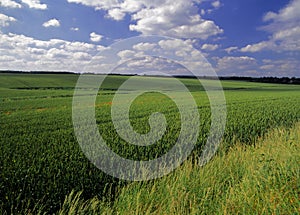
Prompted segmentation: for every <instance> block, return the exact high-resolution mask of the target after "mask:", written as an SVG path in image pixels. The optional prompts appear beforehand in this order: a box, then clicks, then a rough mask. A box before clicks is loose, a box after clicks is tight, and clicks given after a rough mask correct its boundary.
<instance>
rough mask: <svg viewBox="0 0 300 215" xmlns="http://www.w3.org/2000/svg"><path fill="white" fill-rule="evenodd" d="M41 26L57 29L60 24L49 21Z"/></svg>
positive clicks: (52, 20) (53, 20)
mask: <svg viewBox="0 0 300 215" xmlns="http://www.w3.org/2000/svg"><path fill="white" fill-rule="evenodd" d="M43 26H44V27H45V28H49V27H59V26H60V22H59V21H58V20H57V19H50V20H49V21H47V22H45V23H44V24H43Z"/></svg>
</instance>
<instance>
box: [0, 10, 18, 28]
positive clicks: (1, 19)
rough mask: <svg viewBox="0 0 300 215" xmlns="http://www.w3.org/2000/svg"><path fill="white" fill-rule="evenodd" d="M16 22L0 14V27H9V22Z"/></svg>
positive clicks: (12, 18)
mask: <svg viewBox="0 0 300 215" xmlns="http://www.w3.org/2000/svg"><path fill="white" fill-rule="evenodd" d="M15 21H17V20H16V19H15V18H14V17H11V16H7V15H5V14H2V13H0V27H1V26H2V27H6V26H9V24H10V22H15Z"/></svg>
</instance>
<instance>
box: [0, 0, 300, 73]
mask: <svg viewBox="0 0 300 215" xmlns="http://www.w3.org/2000/svg"><path fill="white" fill-rule="evenodd" d="M299 11H300V0H282V1H261V0H243V1H240V0H230V1H222V0H213V1H209V0H101V1H100V0H98V1H97V0H51V1H50V0H0V70H5V69H10V70H31V71H32V70H54V71H62V70H64V71H66V70H67V71H76V72H77V71H78V68H82V67H84V66H85V65H86V64H88V63H89V62H90V60H91V59H92V58H93V56H95V55H96V54H97V53H99V51H101V50H103V49H105V48H106V47H107V46H109V45H111V44H113V43H114V42H116V41H119V40H121V39H126V38H130V37H133V36H139V35H154V34H155V35H162V36H170V37H174V38H178V39H181V40H184V41H186V43H188V44H192V45H193V46H194V47H195V48H196V49H198V50H199V51H201V52H202V53H203V55H204V56H205V57H206V59H207V60H208V61H209V62H210V63H211V64H212V66H213V68H214V69H215V71H216V72H217V74H219V75H222V76H229V75H239V76H289V77H292V76H297V77H300V72H299V68H300V60H299V59H300V25H299V24H298V23H299V21H300V12H299ZM178 48H179V49H180V46H178Z"/></svg>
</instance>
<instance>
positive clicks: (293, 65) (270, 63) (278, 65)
mask: <svg viewBox="0 0 300 215" xmlns="http://www.w3.org/2000/svg"><path fill="white" fill-rule="evenodd" d="M299 68H300V61H299V60H296V59H291V58H287V59H281V60H273V59H272V60H271V59H264V60H263V64H262V65H261V66H260V69H261V70H262V71H263V73H264V74H265V76H274V74H276V75H277V76H282V77H283V76H285V77H293V76H294V77H296V76H297V77H299V72H298V71H299Z"/></svg>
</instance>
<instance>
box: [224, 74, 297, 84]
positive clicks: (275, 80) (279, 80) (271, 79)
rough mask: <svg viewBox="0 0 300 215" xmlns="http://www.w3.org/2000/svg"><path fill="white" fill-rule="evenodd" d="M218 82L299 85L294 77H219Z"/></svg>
mask: <svg viewBox="0 0 300 215" xmlns="http://www.w3.org/2000/svg"><path fill="white" fill-rule="evenodd" d="M219 79H220V80H236V81H250V82H262V83H276V84H300V78H296V77H292V78H289V77H280V78H278V77H259V78H254V77H239V76H232V77H220V78H219Z"/></svg>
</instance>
